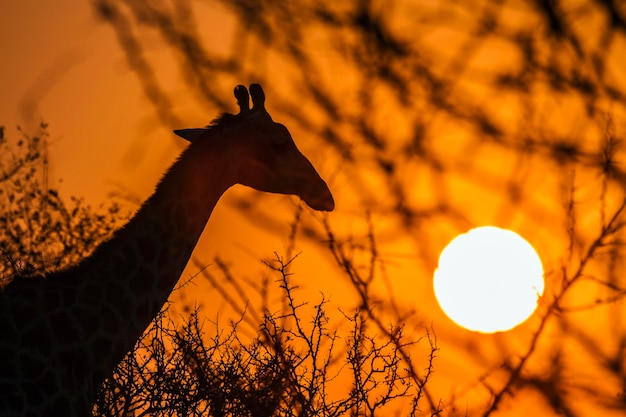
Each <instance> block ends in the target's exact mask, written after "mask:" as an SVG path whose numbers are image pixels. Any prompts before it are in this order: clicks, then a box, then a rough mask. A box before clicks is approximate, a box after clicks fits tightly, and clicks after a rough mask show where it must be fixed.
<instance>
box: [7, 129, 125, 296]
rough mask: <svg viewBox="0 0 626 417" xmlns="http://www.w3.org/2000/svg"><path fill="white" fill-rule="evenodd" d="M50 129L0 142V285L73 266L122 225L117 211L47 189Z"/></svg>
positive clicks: (113, 204)
mask: <svg viewBox="0 0 626 417" xmlns="http://www.w3.org/2000/svg"><path fill="white" fill-rule="evenodd" d="M47 139H48V126H47V125H46V124H45V123H41V124H40V126H39V130H38V131H37V132H36V134H35V135H29V134H28V133H26V132H24V131H22V130H21V129H18V139H17V141H15V142H12V141H10V140H9V138H8V137H5V136H4V135H3V136H2V137H1V138H0V155H2V158H0V256H1V258H2V261H3V262H1V263H0V285H3V284H6V282H7V281H8V280H10V279H12V278H13V277H14V276H16V275H20V276H27V275H36V274H45V273H46V272H47V271H48V272H49V271H51V270H55V269H60V268H63V267H66V266H68V265H72V264H74V263H76V262H77V261H78V260H80V259H82V258H83V257H85V256H86V255H87V254H89V253H90V252H91V251H92V250H93V249H94V248H95V247H96V246H97V245H98V244H99V243H100V242H102V241H103V240H104V239H106V238H107V237H109V236H110V235H111V233H112V232H113V230H114V229H115V227H116V225H119V222H120V220H122V217H123V216H122V215H121V213H120V211H119V206H118V205H117V204H115V203H110V204H108V205H107V206H105V207H100V208H98V209H94V208H92V207H91V206H89V205H86V204H85V203H84V202H83V200H82V199H80V198H77V197H71V198H70V200H69V202H67V201H65V200H64V199H62V198H61V197H60V196H59V193H58V191H57V190H56V188H54V187H49V184H48V179H47V175H48V157H47Z"/></svg>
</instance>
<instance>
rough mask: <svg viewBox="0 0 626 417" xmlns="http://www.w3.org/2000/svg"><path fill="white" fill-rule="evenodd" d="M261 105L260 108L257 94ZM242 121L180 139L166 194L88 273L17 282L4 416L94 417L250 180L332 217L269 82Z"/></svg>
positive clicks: (6, 340) (9, 315)
mask: <svg viewBox="0 0 626 417" xmlns="http://www.w3.org/2000/svg"><path fill="white" fill-rule="evenodd" d="M250 96H251V97H252V103H253V107H252V109H250V107H249V97H250ZM235 97H236V99H237V102H238V106H239V110H240V111H239V113H238V114H236V115H233V114H228V113H226V114H223V115H222V116H221V117H219V118H218V119H216V120H214V121H213V122H212V123H211V124H210V125H209V126H207V127H205V128H200V129H182V130H175V131H174V132H175V133H176V134H177V135H179V136H181V137H183V138H185V139H187V140H189V141H190V142H191V144H190V145H189V146H188V147H187V149H186V150H185V151H183V153H182V155H181V156H180V158H179V159H178V160H177V161H176V162H175V163H174V164H173V165H172V167H171V168H170V169H169V170H168V172H167V173H166V174H165V176H164V177H163V178H162V179H161V181H160V182H159V184H158V185H157V187H156V191H155V192H154V194H153V195H152V196H151V197H149V198H148V200H146V202H145V203H144V204H143V205H142V206H141V208H140V209H139V210H138V211H137V213H136V214H135V216H134V217H133V218H132V219H131V220H130V221H129V222H128V223H127V224H126V225H125V226H124V227H122V228H121V229H120V230H118V231H116V233H115V234H114V235H113V237H112V238H111V239H110V240H108V241H106V242H104V243H102V244H101V245H100V246H99V247H98V248H96V250H95V251H94V252H93V254H92V255H91V256H89V257H88V258H86V259H85V260H84V261H82V262H80V263H79V264H78V265H76V266H73V267H70V268H68V269H65V270H61V271H58V272H53V273H50V274H49V275H48V276H47V277H45V278H43V277H32V278H16V279H14V280H13V281H12V282H11V283H9V284H8V285H7V286H6V287H5V289H4V290H3V291H2V292H1V293H0V338H1V339H0V416H2V417H4V416H86V415H90V412H91V407H92V402H93V401H94V399H95V395H96V394H97V390H98V388H99V387H100V385H101V384H102V382H103V381H104V379H106V378H107V377H109V376H110V375H111V374H112V372H113V370H114V368H115V367H116V365H117V364H118V363H119V361H120V360H121V359H122V358H123V356H124V355H125V354H126V353H127V352H128V351H129V350H131V349H132V348H133V346H134V344H135V342H136V340H137V339H138V338H139V337H140V336H141V334H142V333H143V331H144V330H145V329H146V327H147V326H148V325H149V323H150V322H151V320H152V319H153V318H154V317H155V316H156V314H157V313H158V312H159V310H160V309H161V307H162V306H163V304H164V303H165V302H166V301H167V298H168V296H169V294H170V292H171V291H172V289H173V288H174V286H175V285H176V282H177V281H178V279H179V277H180V275H181V274H182V272H183V269H184V268H185V265H186V264H187V261H188V260H189V257H190V256H191V253H192V251H193V249H194V247H195V245H196V243H197V241H198V239H199V238H200V235H201V233H202V231H203V229H204V227H205V225H206V223H207V221H208V220H209V217H210V216H211V212H212V211H213V208H214V207H215V205H216V204H217V201H218V200H219V198H220V196H221V195H222V194H223V193H224V192H225V191H226V190H227V189H228V188H230V187H231V186H233V185H235V184H243V185H246V186H249V187H252V188H255V189H257V190H260V191H266V192H270V193H280V194H292V195H296V196H299V197H300V198H301V199H302V200H303V201H304V202H305V203H306V204H308V205H309V206H310V207H311V208H313V209H315V210H322V211H331V210H333V208H334V200H333V197H332V194H331V192H330V190H329V189H328V187H327V185H326V183H325V182H324V180H322V178H320V176H319V175H318V173H317V172H316V170H315V168H314V167H313V165H312V164H311V163H310V162H309V161H308V159H307V158H306V157H305V156H304V155H302V154H301V153H300V151H299V150H298V148H297V147H296V145H295V143H294V142H293V139H292V138H291V135H290V134H289V131H288V130H287V128H286V127H285V126H283V125H281V124H279V123H275V122H274V121H273V120H272V118H271V117H270V115H269V113H268V112H267V111H266V110H265V94H264V93H263V89H262V88H261V86H260V85H258V84H252V85H250V94H248V90H247V89H246V87H244V86H241V85H239V86H237V87H235Z"/></svg>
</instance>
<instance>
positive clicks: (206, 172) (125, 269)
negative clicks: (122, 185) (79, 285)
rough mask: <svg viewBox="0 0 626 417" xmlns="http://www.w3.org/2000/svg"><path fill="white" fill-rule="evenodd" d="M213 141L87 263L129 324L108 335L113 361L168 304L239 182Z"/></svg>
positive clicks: (185, 159) (181, 163) (175, 168)
mask: <svg viewBox="0 0 626 417" xmlns="http://www.w3.org/2000/svg"><path fill="white" fill-rule="evenodd" d="M210 139H213V138H210ZM210 139H207V140H205V141H204V142H202V143H196V144H191V145H190V146H189V148H188V149H187V150H185V151H184V152H183V154H182V155H181V157H180V158H179V159H178V161H176V162H175V163H174V164H173V165H172V167H171V168H170V169H169V171H168V172H167V173H166V174H165V176H164V177H163V179H162V180H161V181H160V183H159V184H158V186H157V189H156V191H155V192H154V194H153V195H152V196H151V197H150V198H148V200H146V202H145V203H144V204H143V205H142V207H141V208H140V209H139V210H138V212H137V213H136V215H135V216H134V217H133V218H132V219H131V220H130V221H129V222H128V224H127V225H126V226H124V227H123V228H122V229H120V230H119V231H118V232H116V234H115V235H114V236H113V238H112V239H111V240H109V241H108V242H105V243H104V244H102V245H101V246H100V247H99V248H98V249H97V250H96V251H95V252H94V254H93V255H92V256H91V257H90V258H89V259H88V260H87V261H86V262H85V264H84V268H85V272H84V273H83V274H82V275H83V279H85V277H90V278H87V279H90V280H92V281H94V284H93V285H94V286H101V287H102V289H103V290H104V291H106V293H107V294H110V297H106V298H105V299H103V300H102V301H103V303H104V305H108V306H109V307H110V309H112V310H114V311H117V314H118V315H119V316H120V317H119V319H122V320H124V321H126V322H127V323H128V324H127V332H119V331H117V332H116V331H111V333H110V334H109V335H108V336H109V337H111V338H112V339H117V342H118V343H119V344H120V348H119V349H118V351H117V352H116V355H114V356H115V358H113V359H114V360H119V359H121V355H123V354H124V353H126V352H127V351H129V350H130V349H132V348H133V346H134V344H135V342H136V340H137V339H138V338H139V336H140V335H141V333H142V332H143V331H144V330H145V329H146V327H147V326H148V325H149V324H150V322H151V320H152V319H153V318H154V317H155V316H156V315H157V313H158V312H159V310H160V309H161V308H162V306H163V305H164V304H165V302H166V301H167V299H168V297H169V295H170V293H171V292H172V290H173V288H174V286H175V285H176V283H177V282H178V280H179V278H180V276H181V274H182V273H183V270H184V268H185V266H186V265H187V262H188V260H189V258H190V257H191V254H192V252H193V250H194V248H195V246H196V244H197V242H198V239H199V238H200V235H201V234H202V232H203V230H204V228H205V226H206V224H207V222H208V220H209V218H210V216H211V213H212V212H213V209H214V208H215V205H216V204H217V202H218V200H219V199H220V197H221V196H222V194H223V193H224V192H225V191H226V190H227V189H228V188H229V187H231V186H232V185H234V184H235V179H234V178H235V175H234V173H233V171H232V169H231V164H229V160H228V158H227V152H226V151H225V147H224V146H223V145H224V144H223V141H218V140H215V141H213V140H210ZM120 294H122V295H124V296H125V297H124V298H122V297H121V296H120ZM103 313H104V312H103ZM105 314H106V313H105ZM110 365H111V366H110V369H113V367H114V366H115V365H116V363H112V364H110Z"/></svg>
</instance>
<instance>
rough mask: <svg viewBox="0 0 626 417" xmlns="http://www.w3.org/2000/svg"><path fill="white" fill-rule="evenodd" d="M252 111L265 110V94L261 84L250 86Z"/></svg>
mask: <svg viewBox="0 0 626 417" xmlns="http://www.w3.org/2000/svg"><path fill="white" fill-rule="evenodd" d="M250 95H251V96H252V110H265V93H264V92H263V87H261V84H250Z"/></svg>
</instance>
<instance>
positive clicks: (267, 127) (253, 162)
mask: <svg viewBox="0 0 626 417" xmlns="http://www.w3.org/2000/svg"><path fill="white" fill-rule="evenodd" d="M250 96H251V97H252V109H250V103H249V97H250ZM235 98H236V99H237V104H238V106H239V114H236V115H232V114H228V113H227V114H224V115H222V117H220V118H219V119H217V120H216V121H214V122H213V123H212V124H211V125H210V126H207V127H206V128H199V129H180V130H175V131H174V133H176V134H177V135H178V136H180V137H182V138H184V139H187V140H188V141H190V142H192V143H196V142H199V141H205V140H221V139H223V140H224V141H225V143H226V144H227V145H226V146H227V148H228V150H229V151H228V152H229V154H230V155H232V156H231V157H230V158H229V159H230V160H231V161H232V163H233V164H235V165H236V166H235V167H234V168H235V169H234V171H235V172H236V182H237V183H239V184H242V185H246V186H248V187H252V188H254V189H256V190H259V191H265V192H270V193H278V194H292V195H297V196H298V197H300V198H301V199H302V200H303V201H304V202H305V203H306V204H307V205H308V206H309V207H311V208H313V209H315V210H322V211H331V210H333V209H334V207H335V202H334V200H333V196H332V194H331V192H330V190H329V189H328V186H327V185H326V182H325V181H324V180H323V179H322V178H321V177H320V176H319V174H318V173H317V171H316V170H315V168H314V167H313V165H312V164H311V162H309V160H308V159H307V158H306V157H305V156H304V155H303V154H302V153H301V152H300V151H299V150H298V148H297V147H296V144H295V143H294V141H293V138H292V137H291V134H290V133H289V131H288V130H287V128H286V127H285V126H284V125H282V124H280V123H276V122H274V121H273V120H272V117H271V116H270V115H269V113H268V112H267V110H265V93H264V92H263V89H262V88H261V86H260V85H259V84H252V85H250V93H249V94H248V90H247V89H246V87H244V86H243V85H238V86H237V87H235ZM218 138H219V139H218Z"/></svg>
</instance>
